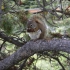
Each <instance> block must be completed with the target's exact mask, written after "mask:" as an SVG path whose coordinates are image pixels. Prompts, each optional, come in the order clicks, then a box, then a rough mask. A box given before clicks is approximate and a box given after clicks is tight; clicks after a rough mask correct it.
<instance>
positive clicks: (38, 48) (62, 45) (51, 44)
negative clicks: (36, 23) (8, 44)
mask: <svg viewBox="0 0 70 70" xmlns="http://www.w3.org/2000/svg"><path fill="white" fill-rule="evenodd" d="M55 50H56V51H63V52H67V53H70V40H69V39H55V38H54V39H52V40H48V41H47V40H37V41H29V42H27V43H26V44H25V45H23V46H22V47H21V48H20V49H18V50H17V51H16V52H15V53H14V54H12V55H11V56H9V57H7V58H5V59H4V60H2V61H0V70H6V69H8V68H9V67H11V66H13V65H15V64H17V63H18V62H19V61H21V60H23V59H25V58H28V57H30V56H32V55H33V54H35V53H38V52H43V51H55Z"/></svg>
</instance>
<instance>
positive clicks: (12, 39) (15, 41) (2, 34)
mask: <svg viewBox="0 0 70 70" xmlns="http://www.w3.org/2000/svg"><path fill="white" fill-rule="evenodd" d="M0 38H2V39H4V40H5V41H8V42H9V43H12V44H15V45H17V46H22V45H24V42H23V43H21V42H19V41H18V40H15V39H14V37H11V36H7V35H5V34H4V33H3V32H0Z"/></svg>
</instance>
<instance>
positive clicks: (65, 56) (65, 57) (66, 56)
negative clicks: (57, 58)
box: [59, 53, 70, 60]
mask: <svg viewBox="0 0 70 70" xmlns="http://www.w3.org/2000/svg"><path fill="white" fill-rule="evenodd" d="M59 54H60V55H61V56H63V57H65V58H67V59H68V60H70V58H69V57H67V56H65V55H64V54H61V53H59Z"/></svg>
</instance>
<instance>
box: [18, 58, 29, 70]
mask: <svg viewBox="0 0 70 70" xmlns="http://www.w3.org/2000/svg"><path fill="white" fill-rule="evenodd" d="M27 59H28V58H26V59H25V60H24V61H23V63H22V64H21V65H20V68H19V69H18V70H22V69H23V68H24V67H25V64H26V61H27Z"/></svg>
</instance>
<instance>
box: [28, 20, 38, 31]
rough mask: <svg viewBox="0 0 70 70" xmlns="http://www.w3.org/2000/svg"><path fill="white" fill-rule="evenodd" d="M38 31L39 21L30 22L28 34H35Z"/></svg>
mask: <svg viewBox="0 0 70 70" xmlns="http://www.w3.org/2000/svg"><path fill="white" fill-rule="evenodd" d="M37 30H39V28H38V23H37V21H35V20H28V21H27V32H35V31H37Z"/></svg>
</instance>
